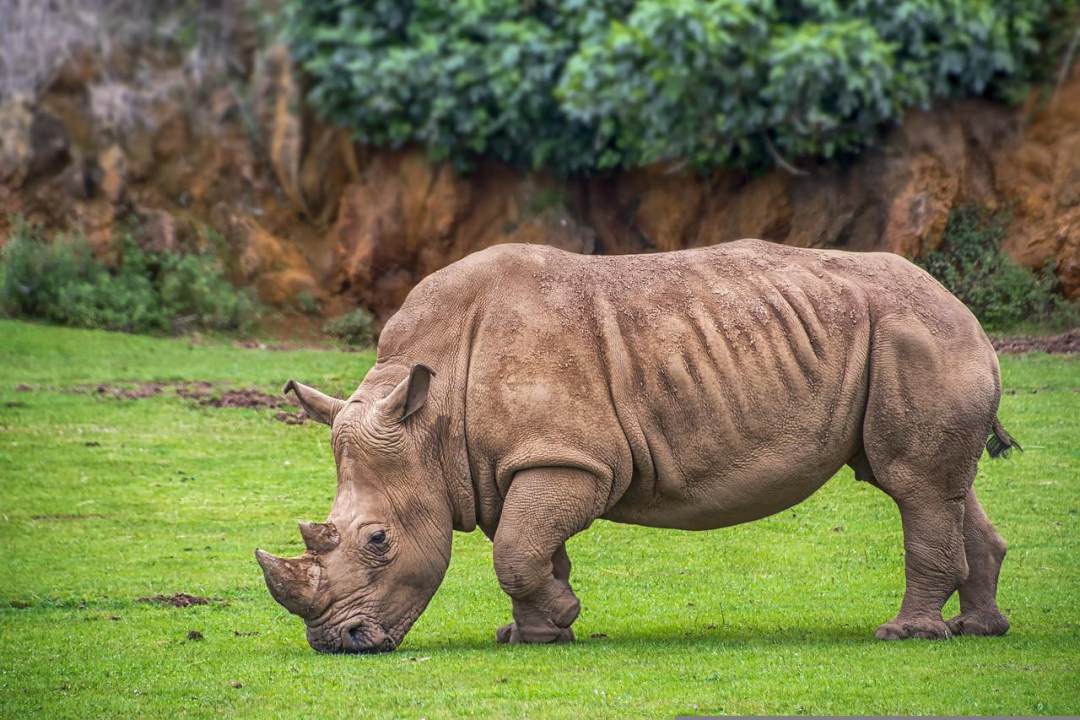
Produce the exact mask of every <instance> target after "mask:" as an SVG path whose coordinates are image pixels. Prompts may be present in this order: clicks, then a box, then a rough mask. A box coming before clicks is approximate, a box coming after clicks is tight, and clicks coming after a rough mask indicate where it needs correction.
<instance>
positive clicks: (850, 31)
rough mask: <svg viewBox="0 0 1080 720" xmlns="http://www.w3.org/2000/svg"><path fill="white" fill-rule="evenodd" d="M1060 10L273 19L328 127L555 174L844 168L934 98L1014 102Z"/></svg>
mask: <svg viewBox="0 0 1080 720" xmlns="http://www.w3.org/2000/svg"><path fill="white" fill-rule="evenodd" d="M1076 6H1077V0H562V1H554V0H548V1H544V0H463V1H462V2H443V1H442V0H370V1H368V2H358V1H356V0H286V9H287V13H286V14H285V18H286V21H285V33H286V36H287V38H288V39H289V41H290V43H291V45H292V47H293V50H294V53H295V55H296V57H297V59H298V61H299V62H300V64H301V66H302V67H303V68H304V70H306V72H307V73H308V75H309V76H310V78H311V82H312V87H311V99H312V101H313V103H314V105H315V106H316V108H318V109H319V110H320V111H321V112H322V113H323V114H324V115H325V116H326V117H327V118H329V119H331V120H333V121H335V122H338V123H340V124H343V125H346V126H348V127H351V128H353V129H354V130H355V131H356V133H357V135H358V137H359V138H360V139H361V140H362V141H364V142H367V143H371V144H373V145H377V146H391V147H396V146H400V145H403V144H405V143H408V142H418V143H421V144H423V145H425V146H426V147H427V148H428V150H429V151H430V152H431V153H433V154H434V155H435V156H436V157H450V158H452V159H454V160H455V161H456V162H457V163H458V164H459V165H467V164H468V163H469V162H470V161H471V160H472V159H473V158H475V157H476V156H477V155H480V154H488V155H493V156H495V157H498V158H501V159H503V160H506V161H509V162H512V163H514V164H517V165H524V166H532V167H540V166H548V167H554V168H556V169H557V170H560V171H563V172H580V171H589V170H594V169H603V168H613V167H626V166H636V165H641V164H646V163H650V162H654V161H658V160H684V161H687V162H689V163H691V164H693V165H694V166H697V167H702V168H704V167H711V166H715V165H720V164H742V165H752V164H756V163H760V162H762V161H764V160H766V159H767V158H768V157H769V156H770V154H775V153H779V154H781V155H786V156H792V157H796V156H819V157H831V156H834V155H837V154H839V153H846V152H851V151H854V150H857V149H858V148H859V147H860V146H862V145H864V144H865V143H867V142H868V141H869V140H870V139H871V138H872V136H873V133H874V132H875V131H876V129H877V128H878V127H879V126H880V125H881V124H882V123H885V122H889V121H894V120H896V119H898V118H899V117H900V114H901V113H902V111H903V110H904V109H905V108H908V107H912V106H925V105H927V104H928V103H929V102H930V101H931V100H933V99H934V98H940V97H949V96H963V95H991V96H996V97H1006V98H1008V97H1015V96H1016V95H1017V93H1018V91H1019V90H1020V89H1022V88H1023V87H1024V84H1025V82H1027V81H1028V80H1030V79H1031V77H1032V74H1033V73H1034V72H1035V71H1036V68H1037V67H1038V66H1039V65H1040V63H1041V62H1044V61H1043V60H1042V59H1041V58H1040V48H1041V45H1042V44H1043V42H1044V41H1045V40H1046V39H1047V38H1048V37H1049V36H1051V35H1052V34H1053V31H1054V28H1055V24H1056V23H1059V22H1060V20H1061V19H1062V18H1064V17H1067V16H1068V14H1069V13H1071V12H1073V11H1074V10H1075V8H1076Z"/></svg>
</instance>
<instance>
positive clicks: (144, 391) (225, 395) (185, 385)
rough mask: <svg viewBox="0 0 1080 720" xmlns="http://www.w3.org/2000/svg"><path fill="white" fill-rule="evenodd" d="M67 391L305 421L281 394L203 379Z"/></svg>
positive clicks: (292, 422) (291, 422) (290, 421)
mask: <svg viewBox="0 0 1080 720" xmlns="http://www.w3.org/2000/svg"><path fill="white" fill-rule="evenodd" d="M69 392H76V393H92V394H95V395H98V396H99V397H107V398H117V399H121V400H143V399H146V398H151V397H157V396H160V395H163V394H165V393H166V392H173V393H175V394H176V395H177V396H178V397H181V398H184V399H185V400H189V401H191V402H193V403H195V404H197V405H201V406H203V407H212V408H242V409H247V410H282V412H278V413H275V414H274V419H275V420H278V421H279V422H283V423H285V424H286V425H303V424H304V423H305V422H307V420H308V416H307V414H305V413H304V412H303V411H302V410H299V411H295V410H296V406H295V405H293V404H292V403H290V402H289V401H288V400H286V399H285V398H284V397H283V396H281V395H271V394H268V393H265V392H263V391H262V390H259V389H257V388H222V387H220V386H218V385H216V384H215V383H212V382H208V381H206V380H197V381H191V382H173V383H165V382H144V383H136V384H132V385H127V384H123V385H120V384H116V385H114V384H109V383H102V384H100V385H93V386H87V385H80V386H76V387H74V388H70V389H69Z"/></svg>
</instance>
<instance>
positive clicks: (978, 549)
mask: <svg viewBox="0 0 1080 720" xmlns="http://www.w3.org/2000/svg"><path fill="white" fill-rule="evenodd" d="M981 358H985V362H980V359H981ZM870 362H871V376H872V378H873V379H872V381H871V383H870V387H869V392H868V395H867V406H866V413H865V416H864V419H863V452H864V454H865V457H866V460H867V464H869V466H870V469H871V471H872V472H871V478H872V480H871V482H873V484H875V485H876V486H877V487H879V488H881V489H882V490H884V491H885V492H886V493H887V494H888V495H889V496H890V497H892V498H893V500H894V501H895V502H896V504H897V506H898V507H899V509H900V517H901V521H902V523H903V528H904V565H905V568H904V570H905V580H906V588H905V593H904V599H903V601H902V603H901V606H900V612H899V613H898V614H897V616H896V617H895V618H894V619H893V620H892V621H890V622H887V623H885V624H884V625H882V626H881V627H879V628H878V630H877V633H876V634H877V637H879V638H881V639H887V640H897V639H904V638H912V637H919V638H947V637H950V636H951V635H953V634H954V628H956V627H960V625H965V626H966V624H967V623H966V622H965V623H959V624H957V623H954V625H953V626H950V625H948V624H946V623H945V622H944V620H943V619H942V617H941V609H942V607H943V606H944V605H945V602H946V601H947V600H948V599H949V597H950V596H951V595H952V594H953V592H955V591H956V590H958V589H962V588H965V587H966V588H968V593H967V595H968V601H969V603H970V607H972V608H975V607H978V612H979V614H978V618H979V619H982V618H984V617H986V615H985V613H986V612H987V610H986V608H988V607H989V605H988V603H987V601H986V596H987V595H988V594H991V593H992V589H991V586H992V585H993V584H995V583H994V582H992V581H996V577H997V574H996V571H997V565H998V562H997V561H996V560H995V558H994V557H993V555H992V553H991V555H990V556H989V557H985V556H984V554H983V549H984V548H985V547H986V546H987V545H988V544H989V545H992V544H993V543H992V542H991V541H990V540H988V538H989V537H990V534H989V530H988V528H989V521H987V520H985V515H984V514H983V513H982V511H981V508H978V507H977V503H975V502H974V495H973V494H972V493H971V485H972V483H973V482H974V480H975V473H976V469H977V467H978V462H979V458H980V456H981V455H982V453H983V449H984V447H983V446H984V443H985V441H986V436H987V434H988V433H989V431H990V428H991V426H992V424H993V422H994V417H995V413H996V411H997V406H998V400H999V396H1000V383H999V380H998V377H997V365H996V360H995V358H994V355H993V349H992V348H990V346H989V344H988V343H987V342H986V340H985V337H983V336H982V335H981V333H974V332H971V333H965V332H963V328H962V327H959V326H958V327H957V328H956V329H955V330H954V332H952V333H951V334H949V335H941V334H939V335H933V334H931V333H930V332H929V330H928V329H927V328H926V327H925V326H924V325H923V324H922V323H917V322H909V321H905V320H904V319H903V318H896V319H887V320H885V321H882V322H880V323H879V324H878V327H877V328H876V329H875V333H874V335H873V337H872V341H871V355H870ZM856 469H857V470H858V468H856ZM969 498H971V500H969ZM969 512H970V513H971V517H970V518H968V517H966V516H967V515H968V513H969ZM969 561H970V562H969ZM969 565H970V568H969ZM970 570H974V575H971V576H970V580H969V575H970ZM972 619H973V620H974V617H973V618H972Z"/></svg>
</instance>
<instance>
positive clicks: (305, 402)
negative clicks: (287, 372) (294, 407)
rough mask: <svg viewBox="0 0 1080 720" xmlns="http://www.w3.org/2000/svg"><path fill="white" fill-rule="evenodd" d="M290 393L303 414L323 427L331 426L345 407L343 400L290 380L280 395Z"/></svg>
mask: <svg viewBox="0 0 1080 720" xmlns="http://www.w3.org/2000/svg"><path fill="white" fill-rule="evenodd" d="M290 392H291V393H292V394H293V395H295V396H296V399H297V400H298V401H299V402H300V407H302V408H304V412H306V413H307V414H308V415H309V416H310V417H311V418H312V419H314V420H317V421H319V422H321V423H323V424H324V425H333V424H334V417H336V416H337V414H338V413H339V412H341V408H343V407H345V401H344V400H339V399H338V398H336V397H331V396H330V395H327V394H325V393H321V392H319V391H318V390H316V389H315V388H313V387H308V386H307V385H304V384H303V383H298V382H296V381H295V380H290V381H289V382H287V383H285V387H283V388H281V394H282V395H288V394H289V393H290Z"/></svg>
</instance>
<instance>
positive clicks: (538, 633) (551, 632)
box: [495, 622, 574, 645]
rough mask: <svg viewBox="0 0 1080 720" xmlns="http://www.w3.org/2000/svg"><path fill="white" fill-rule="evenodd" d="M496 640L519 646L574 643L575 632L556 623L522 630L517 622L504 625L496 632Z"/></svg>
mask: <svg viewBox="0 0 1080 720" xmlns="http://www.w3.org/2000/svg"><path fill="white" fill-rule="evenodd" d="M495 639H496V640H497V641H498V642H499V643H500V644H504V645H505V644H510V645H517V644H518V643H568V642H574V631H573V630H571V629H570V628H568V627H567V628H561V627H559V626H557V625H555V624H554V623H552V624H551V625H550V626H531V627H528V626H527V627H525V628H520V627H518V624H517V623H516V622H512V623H508V624H506V625H503V626H502V627H500V628H499V629H498V630H496V631H495Z"/></svg>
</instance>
